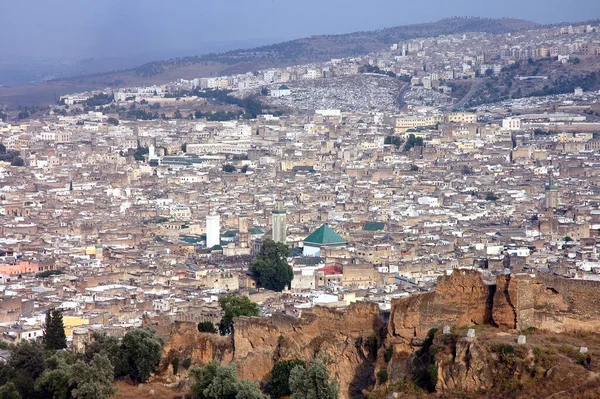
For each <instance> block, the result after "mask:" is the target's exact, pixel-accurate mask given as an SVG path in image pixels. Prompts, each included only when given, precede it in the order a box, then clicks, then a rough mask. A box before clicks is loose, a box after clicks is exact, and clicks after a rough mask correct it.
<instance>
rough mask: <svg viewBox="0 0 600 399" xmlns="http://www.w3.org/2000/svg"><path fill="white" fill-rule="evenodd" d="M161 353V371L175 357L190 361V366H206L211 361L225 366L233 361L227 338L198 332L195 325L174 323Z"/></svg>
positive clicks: (231, 348)
mask: <svg viewBox="0 0 600 399" xmlns="http://www.w3.org/2000/svg"><path fill="white" fill-rule="evenodd" d="M163 353H164V356H163V361H162V366H163V369H164V368H166V367H168V365H169V364H170V363H171V360H172V359H173V358H175V357H178V358H179V359H180V360H183V359H191V361H192V364H206V363H208V362H210V361H211V360H216V361H218V362H219V363H222V364H227V363H230V362H231V361H232V360H233V345H232V344H231V339H230V338H229V337H222V336H220V335H217V334H208V333H201V332H199V331H198V328H197V326H196V324H195V323H189V322H175V323H173V324H172V326H171V331H170V334H169V335H168V339H167V340H166V342H165V346H164V347H163Z"/></svg>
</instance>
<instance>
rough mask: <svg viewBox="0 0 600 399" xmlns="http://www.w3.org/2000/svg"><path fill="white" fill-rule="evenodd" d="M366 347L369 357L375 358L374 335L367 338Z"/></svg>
mask: <svg viewBox="0 0 600 399" xmlns="http://www.w3.org/2000/svg"><path fill="white" fill-rule="evenodd" d="M366 346H367V350H368V351H369V353H370V354H371V356H373V357H375V356H377V337H376V336H375V335H371V336H370V337H369V338H367V341H366Z"/></svg>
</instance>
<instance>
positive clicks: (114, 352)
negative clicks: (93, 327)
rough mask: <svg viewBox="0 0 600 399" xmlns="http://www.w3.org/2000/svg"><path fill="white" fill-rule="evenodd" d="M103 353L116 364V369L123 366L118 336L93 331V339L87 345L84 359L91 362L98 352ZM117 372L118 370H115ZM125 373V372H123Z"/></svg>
mask: <svg viewBox="0 0 600 399" xmlns="http://www.w3.org/2000/svg"><path fill="white" fill-rule="evenodd" d="M98 353H99V354H102V355H105V356H107V357H108V359H109V360H110V362H111V363H112V364H113V366H115V369H116V368H117V367H119V366H121V360H122V359H121V354H120V343H119V339H118V338H116V337H111V336H110V335H106V334H100V333H96V332H95V333H93V334H92V339H91V341H90V342H89V343H87V344H86V346H85V352H84V354H83V359H84V360H85V361H86V362H88V363H89V362H91V361H92V360H93V359H94V356H95V355H96V354H98ZM115 373H116V370H115ZM123 374H125V373H123Z"/></svg>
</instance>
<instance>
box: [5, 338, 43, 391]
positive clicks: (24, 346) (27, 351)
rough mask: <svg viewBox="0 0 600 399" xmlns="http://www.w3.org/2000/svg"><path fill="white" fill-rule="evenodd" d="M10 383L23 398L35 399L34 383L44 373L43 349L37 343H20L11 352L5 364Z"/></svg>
mask: <svg viewBox="0 0 600 399" xmlns="http://www.w3.org/2000/svg"><path fill="white" fill-rule="evenodd" d="M6 365H7V367H8V369H9V374H10V381H12V382H13V383H14V384H15V386H16V387H17V390H18V391H19V393H20V394H21V396H22V397H23V398H27V399H30V398H37V397H39V393H38V392H36V390H35V381H36V380H37V379H38V378H39V377H40V375H42V373H43V372H44V368H45V366H44V348H43V346H42V345H40V344H39V343H37V342H28V341H22V342H21V343H20V344H18V345H16V346H15V347H14V349H13V350H12V353H11V355H10V358H9V359H8V362H7V364H6Z"/></svg>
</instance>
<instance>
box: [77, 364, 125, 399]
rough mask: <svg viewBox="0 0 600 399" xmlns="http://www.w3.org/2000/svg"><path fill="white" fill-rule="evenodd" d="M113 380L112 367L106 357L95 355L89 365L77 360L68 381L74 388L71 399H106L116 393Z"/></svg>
mask: <svg viewBox="0 0 600 399" xmlns="http://www.w3.org/2000/svg"><path fill="white" fill-rule="evenodd" d="M114 378H115V373H114V367H113V365H112V363H111V362H110V360H109V359H108V357H107V356H105V355H100V354H96V355H95V356H94V358H93V359H92V361H91V362H90V363H89V364H88V363H85V362H83V361H81V360H79V361H77V363H75V364H74V365H73V366H72V368H71V379H70V380H69V381H70V383H71V384H73V385H74V386H75V387H76V388H75V389H73V398H77V399H108V398H110V397H111V396H112V395H114V394H115V393H116V389H115V388H114V387H113V385H112V384H113V380H114Z"/></svg>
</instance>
